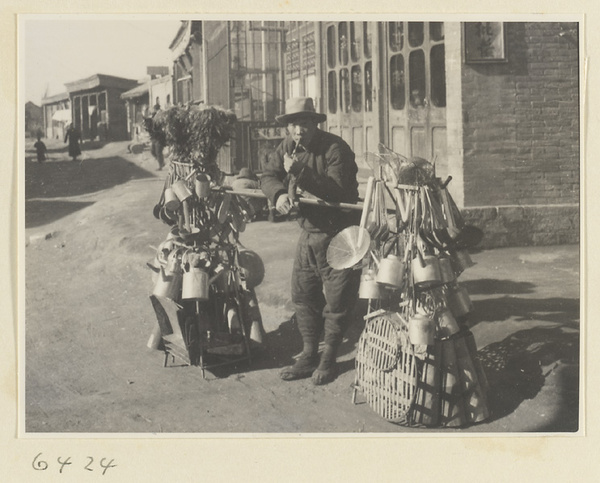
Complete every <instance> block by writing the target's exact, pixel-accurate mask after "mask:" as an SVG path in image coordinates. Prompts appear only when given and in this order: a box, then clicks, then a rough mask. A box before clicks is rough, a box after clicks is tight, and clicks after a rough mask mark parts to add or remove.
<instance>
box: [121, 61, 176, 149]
mask: <svg viewBox="0 0 600 483" xmlns="http://www.w3.org/2000/svg"><path fill="white" fill-rule="evenodd" d="M147 72H148V75H149V76H150V78H149V79H148V80H147V81H145V82H143V83H140V84H139V85H137V86H135V87H134V88H133V89H130V90H128V91H126V92H124V93H123V94H121V99H123V100H124V101H125V105H126V110H127V132H128V136H129V139H132V140H133V139H135V140H139V138H140V136H142V137H145V136H144V130H143V119H144V117H146V116H149V115H150V113H151V111H152V109H153V108H154V106H156V105H158V106H160V108H161V109H166V108H168V107H170V106H171V105H172V103H171V102H172V101H171V99H172V94H173V80H172V77H171V75H170V74H169V68H168V67H148V69H147Z"/></svg>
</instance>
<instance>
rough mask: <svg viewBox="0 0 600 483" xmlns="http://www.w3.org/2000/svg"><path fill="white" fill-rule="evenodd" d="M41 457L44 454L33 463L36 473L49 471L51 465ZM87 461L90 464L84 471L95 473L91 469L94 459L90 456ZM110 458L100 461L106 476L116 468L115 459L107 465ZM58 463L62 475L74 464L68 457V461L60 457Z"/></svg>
mask: <svg viewBox="0 0 600 483" xmlns="http://www.w3.org/2000/svg"><path fill="white" fill-rule="evenodd" d="M40 456H42V453H38V454H37V455H36V456H35V458H33V462H32V463H31V466H33V469H34V470H36V471H45V470H47V469H48V467H49V465H48V462H47V461H45V460H43V459H42V458H40ZM87 459H88V460H89V462H88V464H87V465H85V467H84V469H86V470H88V471H94V469H93V468H91V465H92V463H93V462H94V458H92V457H91V456H88V457H87ZM107 459H108V458H102V459H101V460H100V467H101V468H102V475H104V474H106V470H108V469H109V468H114V467H115V466H117V465H115V464H113V462H114V461H115V460H114V459H111V460H110V461H108V463H106V461H107ZM56 461H57V462H58V464H59V465H60V469H59V470H58V472H59V473H61V474H62V472H63V470H64V468H65V466H67V465H72V464H73V463H72V462H71V457H70V456H67V459H65V460H63V459H61V457H60V456H59V457H58V458H57V459H56Z"/></svg>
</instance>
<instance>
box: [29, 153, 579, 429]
mask: <svg viewBox="0 0 600 483" xmlns="http://www.w3.org/2000/svg"><path fill="white" fill-rule="evenodd" d="M49 147H50V151H51V152H50V156H51V159H50V160H49V161H48V162H46V163H43V164H38V163H36V162H34V160H33V159H32V156H33V153H32V152H28V153H27V161H26V180H25V186H26V202H25V209H26V212H25V213H26V216H25V228H26V230H25V235H26V239H27V240H24V242H25V241H27V248H26V251H25V254H26V280H25V290H26V324H25V342H26V358H25V362H26V365H25V377H26V400H25V402H26V404H25V412H26V431H27V432H76V433H79V432H84V433H90V432H102V433H125V432H126V433H190V432H193V433H248V432H253V433H265V432H280V433H311V432H335V433H352V432H374V433H383V432H406V431H408V432H420V431H428V432H431V431H434V430H431V429H423V428H405V427H401V426H397V425H394V424H391V423H388V422H386V421H384V420H382V419H381V418H380V417H379V416H377V415H376V414H375V413H374V412H373V411H372V410H371V409H370V407H369V406H368V405H366V404H352V402H351V397H352V383H353V381H354V349H355V344H356V342H357V340H358V337H359V335H360V331H361V329H362V320H361V318H360V317H359V315H360V314H357V319H356V323H355V324H354V325H353V327H352V329H351V331H350V332H349V333H348V334H347V339H346V340H345V342H344V344H343V346H342V351H341V353H342V357H341V375H340V376H339V377H338V378H337V379H336V380H335V381H334V382H333V383H331V384H329V385H326V386H321V387H315V386H313V385H312V384H311V382H310V380H305V381H296V382H283V381H281V380H280V379H279V378H278V371H279V368H280V367H283V366H284V365H287V364H289V363H290V362H291V360H292V359H291V357H292V356H293V355H294V354H296V353H297V352H299V351H300V349H301V347H300V343H299V337H298V335H297V333H296V330H295V327H293V325H292V322H290V315H291V314H292V307H291V303H290V299H289V292H290V290H289V280H290V273H291V260H292V257H293V253H294V246H295V241H296V238H297V236H298V230H299V228H298V226H297V225H296V223H295V222H283V223H268V222H266V221H261V222H256V223H252V224H249V225H248V227H247V229H246V231H245V232H244V233H243V234H242V237H241V241H242V243H243V244H244V245H245V246H246V247H248V248H250V249H252V250H255V251H256V252H258V253H259V254H260V255H261V257H262V258H263V260H264V262H265V266H266V278H265V281H264V283H263V284H262V285H261V286H260V287H259V288H258V289H257V293H258V298H259V303H260V308H261V311H262V314H263V319H264V324H265V329H266V331H267V344H266V345H267V350H266V352H265V353H263V354H261V355H260V356H258V357H256V358H255V360H253V361H252V364H251V365H247V364H245V363H244V364H241V365H239V366H227V367H224V368H220V369H219V370H218V371H217V370H215V372H208V373H207V378H206V379H202V376H201V372H200V370H199V369H198V368H197V367H187V366H177V365H175V366H169V367H167V368H164V367H163V355H162V353H161V352H159V351H152V350H149V349H147V348H146V342H147V340H148V337H149V336H150V333H151V332H152V330H153V329H154V327H155V325H156V317H155V314H154V311H153V309H152V306H151V304H150V301H149V299H148V295H149V294H150V292H151V290H152V281H151V272H150V270H149V269H147V268H146V266H145V264H146V262H147V261H149V260H150V259H151V258H152V257H153V256H154V249H153V248H152V247H156V246H157V245H158V243H160V242H161V241H162V240H163V239H164V238H165V236H166V234H167V232H168V227H167V226H166V225H164V224H163V223H162V222H160V221H158V220H156V219H155V218H154V217H153V216H152V207H153V206H154V204H155V203H156V201H157V200H158V197H159V195H160V190H161V188H162V183H163V180H164V176H165V173H164V172H157V171H155V167H156V163H155V161H154V160H153V159H152V157H151V156H150V154H149V153H148V151H145V152H143V153H141V154H132V153H129V152H128V151H127V143H112V144H108V145H106V146H91V147H92V148H94V147H95V149H90V150H87V151H85V152H86V159H84V160H83V161H82V162H72V161H70V160H69V159H68V157H67V155H66V152H65V151H64V148H63V147H62V145H60V146H58V145H57V146H53V145H52V144H50V146H49ZM473 259H474V260H475V261H476V262H477V265H476V266H475V267H473V268H472V269H470V270H469V271H468V272H466V273H465V275H464V280H461V281H464V283H465V285H466V287H467V289H468V290H469V292H470V293H471V294H472V298H473V300H474V302H475V307H476V312H477V314H478V315H477V316H476V317H477V321H476V322H477V324H476V326H475V327H474V328H473V333H474V334H475V337H476V341H477V343H478V347H479V348H480V354H481V356H482V360H483V362H484V365H485V366H486V369H487V371H488V376H489V378H490V382H491V383H492V390H493V398H494V399H493V401H494V402H493V408H492V409H493V415H492V417H491V418H490V420H489V421H487V422H486V423H484V424H480V425H477V426H473V427H471V428H466V429H463V430H461V431H485V432H493V431H573V430H576V429H577V418H578V390H579V386H578V377H577V375H578V371H579V364H578V362H579V298H578V297H579V285H578V283H579V266H578V251H577V247H548V248H537V249H517V248H515V249H504V250H494V251H488V252H482V253H474V254H473ZM359 402H360V397H359ZM438 431H439V430H438ZM441 431H445V432H452V431H456V430H441Z"/></svg>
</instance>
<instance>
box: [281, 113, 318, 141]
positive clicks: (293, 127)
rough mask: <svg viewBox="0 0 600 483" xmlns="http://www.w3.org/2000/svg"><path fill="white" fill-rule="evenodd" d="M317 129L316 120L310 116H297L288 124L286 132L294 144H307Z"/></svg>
mask: <svg viewBox="0 0 600 483" xmlns="http://www.w3.org/2000/svg"><path fill="white" fill-rule="evenodd" d="M316 131H317V121H315V120H314V119H312V118H310V117H299V118H297V119H294V120H293V121H292V122H290V123H289V124H288V132H289V133H290V136H292V139H293V140H294V141H295V142H296V144H301V145H302V146H307V145H308V143H310V140H311V139H312V138H313V136H314V135H315V132H316Z"/></svg>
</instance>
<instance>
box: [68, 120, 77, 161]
mask: <svg viewBox="0 0 600 483" xmlns="http://www.w3.org/2000/svg"><path fill="white" fill-rule="evenodd" d="M80 141H81V133H80V132H79V130H78V129H77V128H76V127H75V125H74V124H71V125H70V126H69V128H68V129H67V132H66V133H65V143H66V142H68V143H69V156H71V158H73V161H77V156H79V155H80V154H81V147H80V146H79V143H80Z"/></svg>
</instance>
